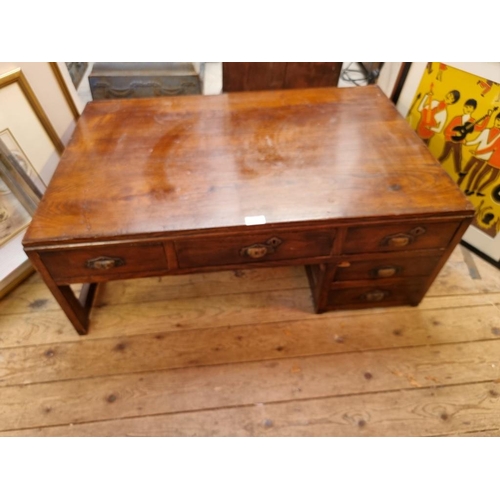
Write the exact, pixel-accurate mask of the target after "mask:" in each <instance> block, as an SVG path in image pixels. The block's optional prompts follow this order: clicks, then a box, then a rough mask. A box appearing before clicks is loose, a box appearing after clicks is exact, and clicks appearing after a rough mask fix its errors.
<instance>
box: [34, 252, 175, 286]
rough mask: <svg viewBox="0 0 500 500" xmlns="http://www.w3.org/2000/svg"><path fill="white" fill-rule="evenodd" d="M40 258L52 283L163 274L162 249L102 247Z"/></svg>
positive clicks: (46, 254) (164, 268)
mask: <svg viewBox="0 0 500 500" xmlns="http://www.w3.org/2000/svg"><path fill="white" fill-rule="evenodd" d="M40 257H41V259H42V261H43V263H44V264H45V265H46V267H47V268H48V270H49V271H50V274H51V275H52V277H53V278H54V279H55V280H59V281H64V280H68V281H75V279H77V278H81V279H82V280H88V279H92V280H93V281H106V279H113V277H119V276H122V275H128V274H129V273H134V274H137V275H142V274H147V273H148V272H153V271H165V270H166V269H167V260H166V257H165V252H164V250H163V245H161V244H151V245H126V246H125V245H105V246H99V247H91V248H78V249H74V250H64V251H53V252H42V253H40Z"/></svg>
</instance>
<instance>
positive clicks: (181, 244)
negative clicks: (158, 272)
mask: <svg viewBox="0 0 500 500" xmlns="http://www.w3.org/2000/svg"><path fill="white" fill-rule="evenodd" d="M334 238H335V230H334V229H332V230H324V231H303V232H296V233H282V232H279V231H276V232H266V233H258V234H253V235H238V236H226V237H224V236H222V237H219V238H207V239H186V240H179V241H177V242H176V243H175V248H176V253H177V260H178V263H179V267H181V268H202V267H210V266H224V265H231V264H246V263H252V262H276V261H280V260H294V259H304V258H313V257H328V256H329V255H330V253H331V250H332V246H333V241H334Z"/></svg>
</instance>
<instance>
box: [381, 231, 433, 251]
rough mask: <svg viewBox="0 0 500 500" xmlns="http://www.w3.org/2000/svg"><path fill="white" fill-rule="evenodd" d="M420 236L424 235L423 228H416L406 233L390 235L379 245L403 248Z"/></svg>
mask: <svg viewBox="0 0 500 500" xmlns="http://www.w3.org/2000/svg"><path fill="white" fill-rule="evenodd" d="M422 234H425V228H423V227H416V228H414V229H412V230H411V231H408V232H407V233H398V234H390V235H389V236H386V237H385V238H384V239H383V240H382V241H381V242H380V245H381V246H389V247H405V246H407V245H410V244H411V243H413V242H414V241H415V240H416V238H417V237H418V236H421V235H422Z"/></svg>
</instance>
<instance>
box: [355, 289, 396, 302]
mask: <svg viewBox="0 0 500 500" xmlns="http://www.w3.org/2000/svg"><path fill="white" fill-rule="evenodd" d="M389 295H390V292H388V291H387V290H372V291H370V292H366V293H364V294H363V295H361V296H360V297H359V298H360V299H361V300H364V301H366V302H380V301H382V300H384V299H385V298H387V297H389Z"/></svg>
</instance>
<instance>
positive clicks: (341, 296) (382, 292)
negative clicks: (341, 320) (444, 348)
mask: <svg viewBox="0 0 500 500" xmlns="http://www.w3.org/2000/svg"><path fill="white" fill-rule="evenodd" d="M424 286H425V281H424V280H401V281H399V282H398V283H393V284H391V285H377V284H375V283H374V284H373V285H368V286H360V287H349V288H338V287H335V286H333V287H332V289H331V290H330V292H329V293H328V304H327V309H342V308H344V307H352V308H358V309H361V308H368V307H387V306H392V305H403V304H410V305H417V304H418V302H420V300H421V298H422V294H423V292H424Z"/></svg>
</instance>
